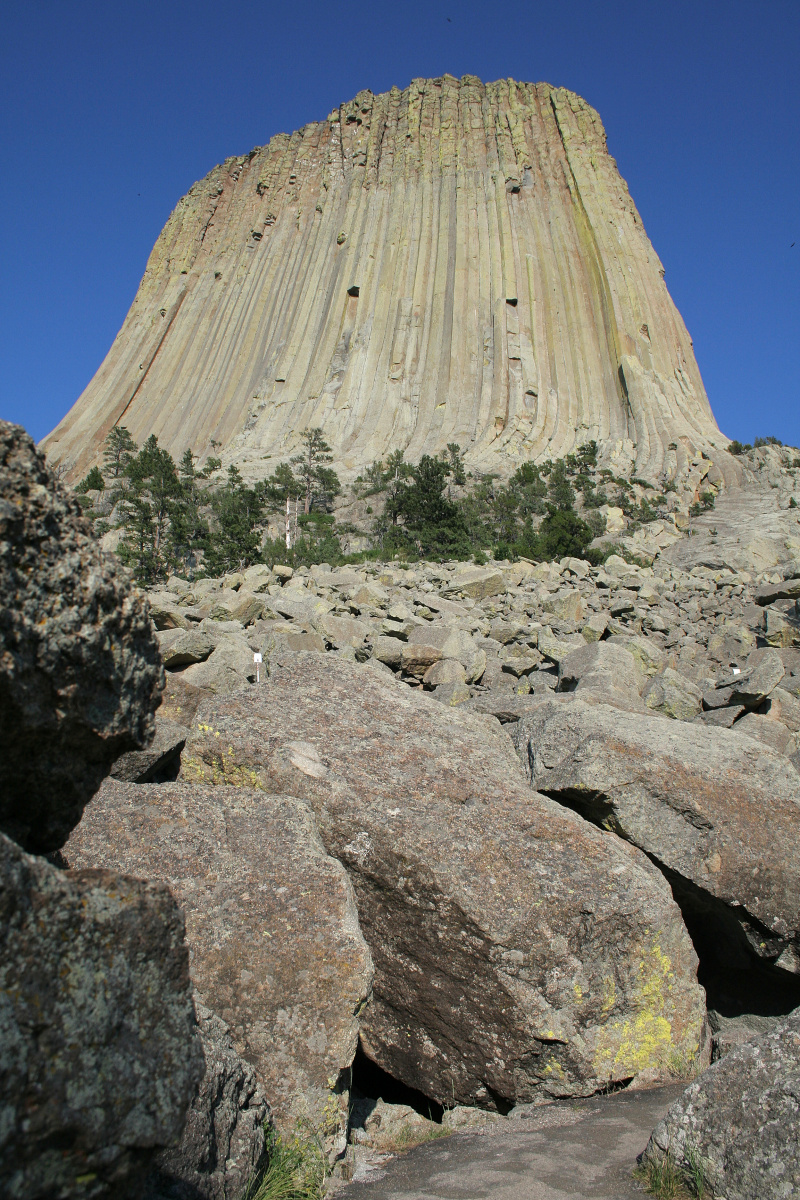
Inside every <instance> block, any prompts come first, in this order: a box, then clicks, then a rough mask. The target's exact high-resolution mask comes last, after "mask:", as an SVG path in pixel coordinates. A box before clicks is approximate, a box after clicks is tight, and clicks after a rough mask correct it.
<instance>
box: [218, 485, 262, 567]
mask: <svg viewBox="0 0 800 1200" xmlns="http://www.w3.org/2000/svg"><path fill="white" fill-rule="evenodd" d="M265 507H266V504H265V488H264V485H263V484H256V485H255V487H252V488H250V487H248V486H247V485H246V484H245V482H244V480H243V479H242V476H241V473H240V471H239V470H238V468H237V467H235V466H230V467H228V475H227V478H226V480H225V483H224V484H221V485H220V486H219V487H217V488H216V489H215V490H214V491H213V492H212V494H211V508H212V510H213V513H214V518H215V529H214V531H213V533H212V534H211V536H210V538H209V542H208V550H207V553H206V557H205V562H206V565H207V567H208V570H209V572H210V573H211V574H212V575H220V574H222V573H223V572H224V571H236V570H242V569H243V568H244V567H248V566H250V565H251V564H252V563H255V562H258V561H259V560H260V557H261V524H262V522H263V520H264V512H265Z"/></svg>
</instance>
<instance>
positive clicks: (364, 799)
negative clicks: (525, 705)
mask: <svg viewBox="0 0 800 1200" xmlns="http://www.w3.org/2000/svg"><path fill="white" fill-rule="evenodd" d="M442 686H446V685H442ZM664 724H666V722H664ZM300 739H302V741H301V740H300ZM182 775H185V776H186V777H187V778H193V779H194V778H202V779H204V780H206V781H207V780H217V781H218V782H219V783H228V782H229V783H236V782H241V781H244V780H248V781H251V782H250V786H252V781H255V782H256V784H258V785H260V786H261V787H263V788H264V789H265V791H267V792H278V791H280V792H284V793H291V794H294V795H297V796H302V797H304V798H305V799H306V800H307V801H308V803H309V804H310V805H312V807H313V808H314V809H315V811H316V812H317V814H318V820H319V827H320V833H321V836H322V838H323V841H324V842H325V845H326V847H327V849H328V852H329V853H330V854H333V855H335V856H336V857H337V858H339V859H340V861H341V862H343V863H344V865H345V866H346V868H347V870H348V872H349V874H350V877H351V879H352V881H353V885H354V888H355V892H356V897H357V901H358V911H359V920H360V924H361V928H362V930H363V932H364V937H365V938H366V940H367V942H368V944H369V946H370V949H371V951H372V956H373V959H374V961H375V972H376V974H375V988H374V999H373V1003H372V1004H371V1005H370V1006H369V1007H368V1008H367V1009H366V1010H365V1012H364V1014H363V1016H362V1022H361V1029H362V1033H361V1036H362V1041H363V1044H364V1046H365V1049H366V1051H367V1053H368V1054H369V1056H370V1057H371V1058H373V1060H374V1061H376V1062H378V1063H379V1064H380V1065H381V1066H382V1067H384V1068H385V1069H386V1070H388V1071H389V1072H390V1073H391V1074H392V1075H394V1076H395V1077H396V1078H399V1079H402V1080H404V1081H405V1082H406V1083H407V1084H409V1085H410V1086H414V1087H417V1088H419V1089H420V1090H421V1091H423V1092H424V1093H425V1094H426V1095H428V1096H430V1097H432V1098H434V1099H436V1100H438V1101H439V1102H440V1103H447V1104H452V1103H453V1101H456V1102H460V1103H465V1104H467V1103H469V1104H472V1103H478V1104H479V1105H482V1106H484V1107H493V1106H494V1105H496V1104H497V1103H498V1102H501V1103H502V1101H506V1102H510V1103H514V1102H517V1101H523V1100H526V1101H527V1100H532V1099H534V1098H536V1097H545V1096H550V1095H577V1094H586V1093H589V1092H592V1091H594V1090H596V1089H597V1088H598V1087H601V1086H603V1085H604V1084H605V1083H607V1082H608V1080H619V1079H629V1078H631V1077H632V1076H634V1075H636V1074H638V1073H639V1072H641V1071H643V1070H647V1069H651V1068H652V1069H655V1070H658V1069H659V1068H661V1069H664V1068H665V1065H666V1062H667V1060H668V1059H669V1057H670V1055H672V1054H674V1053H678V1054H681V1053H685V1054H687V1055H688V1056H691V1055H693V1054H696V1053H697V1052H698V1049H699V1045H700V1042H701V1038H702V1034H703V1025H704V1012H705V1009H704V1003H703V993H702V990H701V989H700V988H699V987H698V985H697V981H696V974H695V972H696V966H697V960H696V957H695V954H694V950H693V948H692V946H691V942H690V940H689V938H688V935H687V933H686V930H685V928H684V926H683V922H682V921H681V919H680V914H679V911H678V909H677V906H676V905H675V903H674V901H673V899H672V895H671V893H670V891H669V888H668V886H667V885H666V883H665V881H664V879H663V877H662V876H661V875H660V873H659V872H658V871H657V870H656V869H655V868H654V867H653V866H652V865H651V864H650V863H649V862H648V860H647V859H646V858H645V856H644V855H642V854H641V853H640V852H639V851H637V850H635V849H634V848H633V847H631V846H629V845H627V844H626V843H625V842H623V841H621V840H620V839H618V838H615V837H613V836H611V835H609V834H605V833H602V832H600V831H599V830H597V829H595V828H594V826H592V825H590V824H589V823H587V822H586V821H583V820H581V819H580V818H579V817H577V816H575V814H574V813H571V812H569V811H568V810H566V809H564V808H562V807H560V806H559V805H557V804H555V803H553V801H551V800H548V799H547V798H546V797H544V796H537V795H532V794H531V793H530V791H529V790H528V788H527V786H526V783H525V779H524V776H523V774H522V771H521V769H520V766H519V763H518V761H517V759H516V757H515V755H514V751H513V747H512V746H511V743H510V741H509V739H508V737H507V735H506V734H505V733H504V732H503V731H502V730H501V729H500V727H499V725H497V723H496V722H495V721H494V720H493V719H492V718H487V717H486V716H483V715H482V714H477V713H464V714H463V715H461V714H459V713H458V712H454V711H452V710H451V709H449V708H448V707H447V706H445V705H443V704H437V703H436V701H435V700H434V699H431V698H429V697H427V696H425V695H423V694H421V693H418V692H411V691H409V689H408V688H406V687H405V685H403V684H401V683H399V682H397V681H396V680H394V679H392V678H391V677H389V676H386V675H383V674H379V673H378V672H377V671H376V670H375V668H374V667H372V666H371V665H369V664H366V665H364V666H362V667H359V666H357V665H355V664H350V663H345V662H343V661H341V660H338V659H334V658H333V656H331V655H327V656H325V657H320V656H317V655H296V656H294V657H293V658H292V659H291V660H288V659H287V660H286V661H285V662H284V663H281V662H279V661H277V660H276V661H275V662H273V664H272V669H271V673H270V677H269V680H268V681H267V683H266V684H265V685H263V686H262V687H261V688H258V689H256V688H252V689H249V690H248V691H243V692H239V693H236V694H235V695H231V696H227V697H224V698H223V697H217V698H215V699H214V700H213V701H210V702H208V703H207V704H206V705H205V706H204V707H203V709H201V710H200V711H199V713H198V716H197V720H196V722H195V727H194V729H193V732H192V736H191V738H190V740H189V742H187V746H186V750H185V752H184V758H183V765H182ZM104 790H105V789H104ZM264 802H265V803H266V800H265V801H264ZM189 924H190V928H191V916H190V917H189ZM223 1015H225V1014H224V1013H223ZM226 1019H227V1017H226Z"/></svg>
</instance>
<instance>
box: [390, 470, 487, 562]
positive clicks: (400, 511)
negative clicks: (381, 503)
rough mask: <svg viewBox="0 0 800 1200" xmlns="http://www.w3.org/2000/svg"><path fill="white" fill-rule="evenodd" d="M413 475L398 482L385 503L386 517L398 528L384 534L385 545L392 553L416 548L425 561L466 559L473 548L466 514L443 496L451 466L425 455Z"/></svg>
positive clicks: (412, 471)
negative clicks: (431, 559) (392, 493)
mask: <svg viewBox="0 0 800 1200" xmlns="http://www.w3.org/2000/svg"><path fill="white" fill-rule="evenodd" d="M411 473H412V482H411V483H407V482H402V483H400V482H398V486H397V489H396V491H395V493H394V495H392V496H390V497H389V499H388V500H387V502H386V510H385V517H386V518H389V519H391V521H392V524H393V525H394V526H395V528H394V529H392V530H389V531H387V532H385V534H384V538H385V544H386V543H388V546H389V548H390V549H391V550H395V549H406V550H408V549H415V550H416V552H417V553H418V554H420V555H422V556H423V557H425V558H434V559H440V560H441V559H445V558H464V557H467V556H468V555H469V554H471V553H472V547H471V545H470V541H469V536H468V533H467V526H466V522H465V520H464V514H463V513H462V511H461V508H460V507H459V505H458V504H455V503H454V502H453V501H452V500H449V499H448V498H447V497H446V496H445V494H444V492H445V487H446V486H447V477H448V475H449V473H450V468H449V466H448V464H447V463H445V462H443V461H442V459H440V458H431V456H430V455H429V454H424V455H423V456H422V458H421V459H420V461H419V462H418V463H417V465H416V466H415V467H412V469H411ZM401 523H402V524H401Z"/></svg>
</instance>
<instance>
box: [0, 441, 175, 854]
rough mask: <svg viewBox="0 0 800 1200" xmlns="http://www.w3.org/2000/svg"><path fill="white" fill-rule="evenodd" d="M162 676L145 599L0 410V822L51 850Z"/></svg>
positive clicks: (133, 735) (138, 725)
mask: <svg viewBox="0 0 800 1200" xmlns="http://www.w3.org/2000/svg"><path fill="white" fill-rule="evenodd" d="M162 686H163V669H162V667H161V664H160V660H159V652H158V644H157V642H156V640H155V637H154V635H153V633H152V630H151V627H150V622H149V619H148V613H147V607H146V605H145V603H144V602H143V601H142V600H140V599H139V597H138V595H137V593H136V592H135V590H134V589H133V588H132V587H131V585H130V583H129V581H128V579H127V577H126V575H125V573H124V572H123V571H121V569H119V568H118V567H117V566H116V565H115V562H114V560H113V558H111V557H110V556H109V555H106V554H104V553H103V552H102V551H101V550H100V548H99V546H98V544H97V542H96V540H95V539H94V537H93V536H92V533H91V528H90V526H89V525H88V523H87V522H86V521H85V520H84V519H83V517H82V516H81V510H80V507H79V505H78V503H77V501H76V500H75V499H74V498H73V497H71V496H69V495H68V494H67V493H66V492H65V491H64V490H63V489H62V488H61V486H60V485H59V484H58V483H57V482H56V480H55V478H54V476H53V475H52V473H51V472H50V471H49V470H48V468H47V466H46V464H45V460H44V457H43V455H41V454H39V453H38V451H37V450H36V447H35V446H34V444H33V442H32V441H31V439H30V438H29V437H28V435H27V434H26V433H25V431H24V430H23V429H21V428H20V427H19V426H18V425H9V424H8V423H7V422H5V421H0V757H2V762H3V768H2V772H0V829H2V830H3V831H4V832H5V833H7V834H8V835H9V836H10V837H12V838H13V839H14V840H15V841H16V842H18V843H19V844H20V845H21V846H24V847H25V849H27V850H30V851H33V852H35V853H46V852H48V851H52V850H57V849H58V848H59V847H60V846H62V845H63V844H64V842H65V841H66V839H67V837H68V835H69V832H70V830H71V829H72V828H73V826H74V825H76V824H77V822H78V821H79V820H80V817H81V813H82V811H83V808H84V805H85V804H86V803H87V802H88V801H89V800H90V799H91V797H92V795H93V794H94V792H95V791H96V790H97V788H98V787H99V785H100V782H101V780H102V779H103V777H104V776H105V775H106V774H107V773H108V771H109V770H110V768H111V764H112V763H113V762H114V760H115V759H116V758H118V757H119V756H120V755H121V754H123V753H124V752H125V751H128V750H134V749H136V748H137V747H139V746H142V745H145V744H146V743H147V742H148V741H149V740H150V738H151V737H152V735H153V729H154V718H153V713H154V711H155V708H156V705H157V704H158V702H159V696H160V691H161V687H162Z"/></svg>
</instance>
